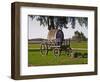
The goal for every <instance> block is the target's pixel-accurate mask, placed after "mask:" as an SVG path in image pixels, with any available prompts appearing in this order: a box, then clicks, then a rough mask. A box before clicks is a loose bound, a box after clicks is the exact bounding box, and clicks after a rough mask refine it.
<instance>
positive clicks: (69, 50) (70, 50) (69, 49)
mask: <svg viewBox="0 0 100 82" xmlns="http://www.w3.org/2000/svg"><path fill="white" fill-rule="evenodd" d="M67 50H68V55H69V56H71V53H72V49H71V48H70V47H69V48H68V49H67Z"/></svg>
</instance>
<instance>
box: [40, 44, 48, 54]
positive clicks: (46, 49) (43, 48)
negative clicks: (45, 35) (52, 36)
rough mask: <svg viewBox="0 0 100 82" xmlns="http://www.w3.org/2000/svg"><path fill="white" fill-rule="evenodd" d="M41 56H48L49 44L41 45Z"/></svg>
mask: <svg viewBox="0 0 100 82" xmlns="http://www.w3.org/2000/svg"><path fill="white" fill-rule="evenodd" d="M40 50H41V54H42V55H47V54H48V47H47V44H45V43H42V44H41V49H40Z"/></svg>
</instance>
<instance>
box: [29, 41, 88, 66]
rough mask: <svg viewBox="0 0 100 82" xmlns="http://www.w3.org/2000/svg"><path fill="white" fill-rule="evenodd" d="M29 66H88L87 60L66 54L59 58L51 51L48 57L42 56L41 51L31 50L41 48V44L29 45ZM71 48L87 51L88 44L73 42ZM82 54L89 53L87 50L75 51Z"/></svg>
mask: <svg viewBox="0 0 100 82" xmlns="http://www.w3.org/2000/svg"><path fill="white" fill-rule="evenodd" d="M28 48H29V50H28V65H29V66H45V65H69V64H70V65H71V64H86V63H87V61H88V59H87V58H72V57H70V56H68V55H66V54H65V53H64V52H62V53H61V55H60V56H59V57H55V56H54V55H53V52H52V51H49V53H48V55H46V56H42V55H41V53H40V50H33V51H32V50H30V48H34V49H35V48H40V44H30V43H29V45H28ZM71 48H85V49H87V42H85V41H82V42H75V41H71ZM75 52H80V53H82V54H84V53H87V50H75V51H74V53H75Z"/></svg>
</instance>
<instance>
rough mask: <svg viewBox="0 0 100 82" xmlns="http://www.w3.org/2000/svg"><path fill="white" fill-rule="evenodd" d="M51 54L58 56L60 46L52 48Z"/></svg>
mask: <svg viewBox="0 0 100 82" xmlns="http://www.w3.org/2000/svg"><path fill="white" fill-rule="evenodd" d="M53 54H54V55H55V56H60V48H54V49H53Z"/></svg>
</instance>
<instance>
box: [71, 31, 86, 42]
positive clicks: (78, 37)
mask: <svg viewBox="0 0 100 82" xmlns="http://www.w3.org/2000/svg"><path fill="white" fill-rule="evenodd" d="M72 39H73V40H76V41H79V42H80V41H87V38H86V37H85V36H84V34H83V33H82V32H78V31H75V32H74V36H73V37H72Z"/></svg>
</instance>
